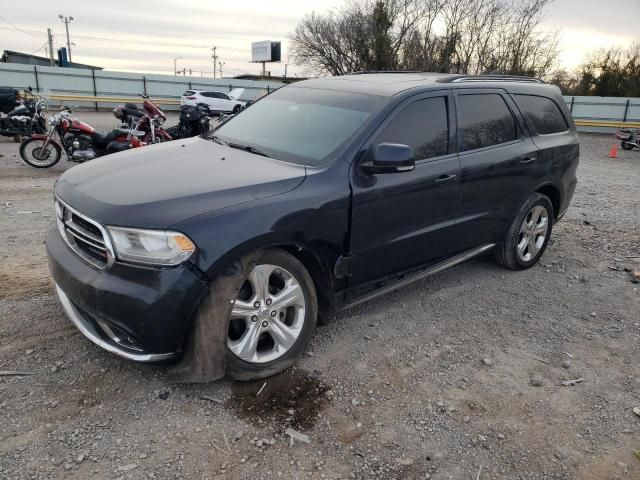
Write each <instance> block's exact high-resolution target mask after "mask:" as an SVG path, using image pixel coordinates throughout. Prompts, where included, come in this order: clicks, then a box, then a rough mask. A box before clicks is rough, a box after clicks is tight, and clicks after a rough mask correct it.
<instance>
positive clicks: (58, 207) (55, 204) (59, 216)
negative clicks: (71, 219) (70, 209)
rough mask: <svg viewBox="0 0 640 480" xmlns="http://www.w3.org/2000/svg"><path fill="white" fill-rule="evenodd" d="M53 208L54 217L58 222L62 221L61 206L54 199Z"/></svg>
mask: <svg viewBox="0 0 640 480" xmlns="http://www.w3.org/2000/svg"><path fill="white" fill-rule="evenodd" d="M53 208H54V210H55V211H56V217H58V218H59V219H60V220H62V218H63V216H64V213H63V209H62V205H61V204H60V202H59V201H58V200H57V199H55V198H54V199H53Z"/></svg>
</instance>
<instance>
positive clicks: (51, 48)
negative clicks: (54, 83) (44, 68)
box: [47, 28, 56, 67]
mask: <svg viewBox="0 0 640 480" xmlns="http://www.w3.org/2000/svg"><path fill="white" fill-rule="evenodd" d="M47 37H48V38H49V64H50V65H51V66H52V67H55V66H56V62H55V60H54V59H53V33H51V29H50V28H47Z"/></svg>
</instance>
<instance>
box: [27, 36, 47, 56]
mask: <svg viewBox="0 0 640 480" xmlns="http://www.w3.org/2000/svg"><path fill="white" fill-rule="evenodd" d="M48 43H49V39H48V38H47V41H46V42H44V43H43V44H42V46H41V47H40V48H39V49H37V50H34V51H33V52H31V53H30V55H34V54H36V53H38V52H39V51H40V50H42V49H43V48H44V47H46V46H47V44H48Z"/></svg>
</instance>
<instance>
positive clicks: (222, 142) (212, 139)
mask: <svg viewBox="0 0 640 480" xmlns="http://www.w3.org/2000/svg"><path fill="white" fill-rule="evenodd" d="M207 138H208V139H209V140H211V141H212V142H216V143H217V144H218V145H225V146H228V145H229V144H228V143H227V142H225V141H224V140H222V139H221V138H220V137H219V136H217V135H211V136H210V137H207Z"/></svg>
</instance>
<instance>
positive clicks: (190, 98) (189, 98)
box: [187, 97, 196, 100]
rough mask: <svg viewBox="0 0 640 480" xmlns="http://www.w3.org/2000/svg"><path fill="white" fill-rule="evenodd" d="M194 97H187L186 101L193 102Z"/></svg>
mask: <svg viewBox="0 0 640 480" xmlns="http://www.w3.org/2000/svg"><path fill="white" fill-rule="evenodd" d="M195 99H196V97H187V100H195Z"/></svg>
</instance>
